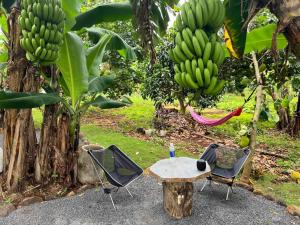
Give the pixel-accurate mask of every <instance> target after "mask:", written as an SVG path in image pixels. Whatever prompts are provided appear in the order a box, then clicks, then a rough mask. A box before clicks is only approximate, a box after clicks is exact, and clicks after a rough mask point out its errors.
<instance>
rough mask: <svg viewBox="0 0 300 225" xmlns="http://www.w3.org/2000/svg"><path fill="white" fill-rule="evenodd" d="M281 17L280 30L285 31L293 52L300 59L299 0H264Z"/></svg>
mask: <svg viewBox="0 0 300 225" xmlns="http://www.w3.org/2000/svg"><path fill="white" fill-rule="evenodd" d="M263 1H264V2H266V4H267V6H268V8H269V9H270V11H271V12H272V13H273V14H275V15H276V17H277V18H278V19H279V29H278V31H279V32H281V31H283V33H284V35H285V37H286V38H287V40H288V42H289V45H290V46H291V50H292V52H293V53H294V54H295V56H296V57H297V58H298V59H300V16H299V15H300V7H299V0H289V1H287V0H273V1H268V0H263Z"/></svg>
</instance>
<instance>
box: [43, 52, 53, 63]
mask: <svg viewBox="0 0 300 225" xmlns="http://www.w3.org/2000/svg"><path fill="white" fill-rule="evenodd" d="M51 56H52V51H51V50H47V54H46V56H45V60H46V61H50V59H51Z"/></svg>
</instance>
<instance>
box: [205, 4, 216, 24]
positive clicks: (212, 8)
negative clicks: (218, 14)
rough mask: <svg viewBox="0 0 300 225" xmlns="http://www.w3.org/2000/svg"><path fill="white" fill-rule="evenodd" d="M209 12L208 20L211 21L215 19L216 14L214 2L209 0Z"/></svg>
mask: <svg viewBox="0 0 300 225" xmlns="http://www.w3.org/2000/svg"><path fill="white" fill-rule="evenodd" d="M206 4H207V10H208V18H209V19H210V20H212V19H213V14H214V1H213V0H207V1H206Z"/></svg>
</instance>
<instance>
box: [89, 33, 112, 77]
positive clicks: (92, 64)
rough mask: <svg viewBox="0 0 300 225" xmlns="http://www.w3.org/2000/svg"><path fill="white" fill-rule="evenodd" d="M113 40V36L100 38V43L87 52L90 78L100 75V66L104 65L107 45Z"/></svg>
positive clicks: (107, 35)
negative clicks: (103, 60)
mask: <svg viewBox="0 0 300 225" xmlns="http://www.w3.org/2000/svg"><path fill="white" fill-rule="evenodd" d="M110 40H111V35H109V34H105V35H104V36H102V37H101V38H100V40H99V41H98V43H97V44H96V45H95V46H93V47H90V48H89V49H88V50H87V52H86V63H87V69H88V71H89V75H90V76H97V75H98V74H99V65H100V64H101V63H102V59H103V55H104V52H105V49H106V45H107V44H108V43H109V41H110Z"/></svg>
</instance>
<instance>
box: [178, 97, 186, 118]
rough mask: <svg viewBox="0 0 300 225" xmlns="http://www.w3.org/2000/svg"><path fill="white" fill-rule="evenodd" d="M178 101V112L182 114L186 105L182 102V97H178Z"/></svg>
mask: <svg viewBox="0 0 300 225" xmlns="http://www.w3.org/2000/svg"><path fill="white" fill-rule="evenodd" d="M178 101H179V107H180V109H179V112H180V113H181V114H183V115H184V114H185V111H186V105H185V104H184V99H183V98H182V97H179V98H178Z"/></svg>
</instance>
